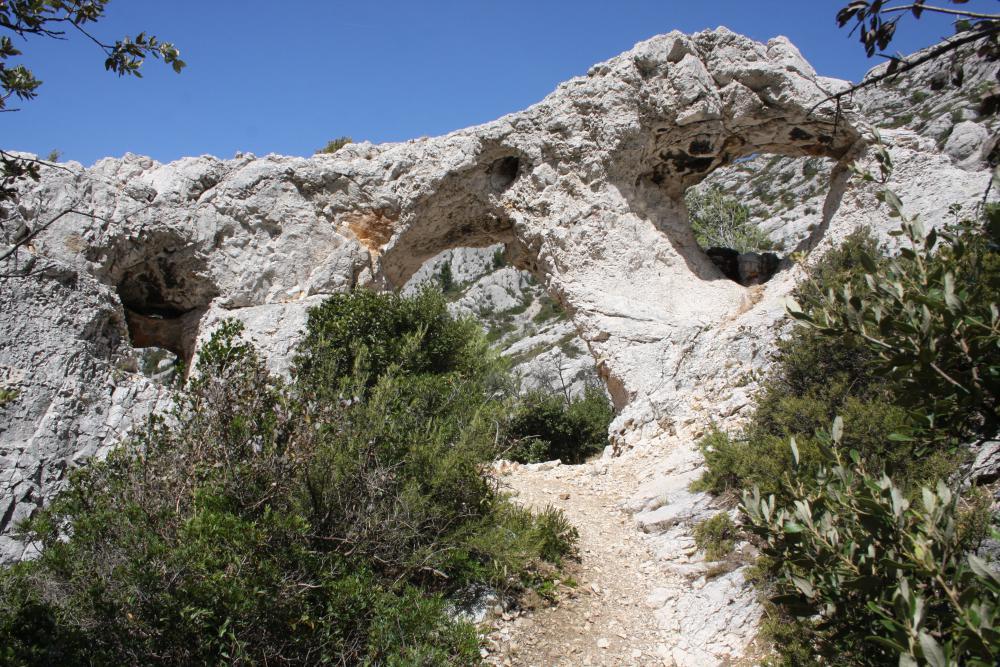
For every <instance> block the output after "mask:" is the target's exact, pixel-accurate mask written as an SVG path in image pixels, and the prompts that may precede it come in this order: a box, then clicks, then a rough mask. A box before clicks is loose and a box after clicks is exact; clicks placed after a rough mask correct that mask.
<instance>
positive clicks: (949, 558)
mask: <svg viewBox="0 0 1000 667" xmlns="http://www.w3.org/2000/svg"><path fill="white" fill-rule="evenodd" d="M841 429H842V426H841V422H840V421H839V420H838V421H837V422H835V424H834V428H833V435H832V440H833V442H832V451H833V457H834V462H833V465H832V466H831V467H822V468H820V469H819V471H818V473H816V475H815V477H813V476H812V475H808V474H805V473H803V472H801V471H798V470H797V471H796V473H795V475H793V476H792V478H791V479H790V480H789V490H790V494H791V502H789V503H787V504H786V503H776V501H775V498H774V496H771V497H769V498H762V497H761V495H760V493H759V492H758V491H757V490H754V491H753V492H752V493H746V494H745V495H744V498H743V504H742V509H743V511H744V513H745V514H746V516H747V517H748V520H749V522H750V525H751V527H752V529H753V530H754V532H756V533H757V534H758V535H759V536H760V538H761V540H762V544H763V545H764V549H763V551H764V555H765V557H766V558H768V559H769V561H770V562H771V563H773V564H774V566H775V569H776V570H777V576H776V577H775V579H774V582H773V584H772V585H773V586H774V589H775V590H774V592H775V593H776V595H775V597H773V598H772V601H773V602H774V603H776V604H778V605H779V606H780V607H781V609H783V610H784V611H785V612H786V613H789V614H791V615H793V616H794V617H796V618H797V619H798V626H799V629H800V630H801V631H802V632H803V633H804V635H805V637H806V638H807V642H808V644H809V645H810V648H811V649H812V652H813V653H814V654H818V655H820V656H823V657H825V658H826V659H827V660H833V661H834V662H835V663H837V664H851V665H885V664H896V663H897V661H898V664H900V665H917V664H924V663H925V662H926V663H927V664H930V665H952V664H962V665H983V666H985V665H995V664H997V660H998V659H1000V631H998V630H997V623H998V622H1000V575H998V574H997V572H996V571H995V570H992V569H990V566H988V565H987V564H986V563H984V562H983V561H982V560H980V559H979V558H978V557H977V556H976V555H975V554H974V551H973V550H974V548H975V547H976V546H977V545H976V544H975V543H970V539H969V538H970V535H969V534H968V533H963V531H961V530H958V528H957V525H958V517H959V512H958V509H957V506H958V497H957V496H956V495H955V494H954V493H952V492H951V491H950V490H949V489H948V487H947V486H945V485H944V484H943V483H938V485H937V487H936V490H931V489H930V488H927V487H923V488H922V489H921V492H920V500H919V502H911V501H910V500H908V499H907V497H906V493H905V492H904V490H902V489H901V488H900V487H898V486H896V485H895V484H894V483H893V482H892V481H891V480H890V479H889V478H888V477H887V476H884V475H881V476H880V475H873V474H870V473H868V471H867V469H866V467H865V465H864V463H863V460H862V459H861V457H860V456H859V455H858V454H857V452H852V454H851V461H850V462H849V463H846V464H845V462H844V461H843V460H842V459H841V458H840V454H839V452H840V451H841V446H842V436H841V434H840V432H841ZM796 650H797V651H801V645H798V646H797V647H796ZM786 657H788V656H787V655H786ZM788 664H790V663H788Z"/></svg>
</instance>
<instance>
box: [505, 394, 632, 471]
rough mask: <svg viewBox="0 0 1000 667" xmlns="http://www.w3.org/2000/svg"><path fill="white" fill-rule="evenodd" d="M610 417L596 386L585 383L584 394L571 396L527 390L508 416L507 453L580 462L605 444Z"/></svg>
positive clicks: (517, 458)
mask: <svg viewBox="0 0 1000 667" xmlns="http://www.w3.org/2000/svg"><path fill="white" fill-rule="evenodd" d="M613 417H614V412H613V411H612V409H611V404H610V403H609V402H608V399H607V397H606V396H605V395H604V392H603V391H602V390H601V389H599V388H597V387H587V388H586V389H585V390H584V393H583V396H581V397H579V398H572V399H566V398H565V397H563V396H561V395H558V394H553V393H550V392H545V391H541V390H536V391H531V392H528V393H527V394H525V395H524V396H522V397H521V399H520V402H519V404H518V405H517V407H516V408H515V411H514V415H513V417H512V418H511V421H510V425H509V434H508V437H509V440H510V451H508V452H507V453H506V456H507V457H508V458H510V459H512V460H514V461H520V462H522V463H533V462H538V461H551V460H553V459H560V460H561V461H562V462H563V463H582V462H583V461H584V460H586V459H587V457H589V456H593V455H594V454H598V453H600V452H601V451H602V450H603V449H604V447H605V446H606V445H607V444H608V424H610V423H611V419H612V418H613Z"/></svg>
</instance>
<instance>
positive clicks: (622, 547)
mask: <svg viewBox="0 0 1000 667" xmlns="http://www.w3.org/2000/svg"><path fill="white" fill-rule="evenodd" d="M543 467H544V464H543ZM628 467H631V466H628ZM628 472H630V471H628V470H625V469H623V467H622V466H619V465H614V466H609V465H608V464H607V463H603V464H602V463H596V464H585V465H580V466H557V467H554V468H551V469H548V470H537V469H534V470H533V469H532V467H530V466H520V467H515V468H514V469H513V470H512V471H511V472H509V473H508V474H507V475H505V476H504V477H503V481H504V482H505V484H506V485H507V486H508V487H509V488H510V490H511V491H512V492H513V493H514V494H515V498H516V500H517V501H518V502H520V503H523V504H525V505H527V506H530V507H534V508H536V509H541V508H543V507H545V506H546V505H553V506H555V507H558V508H560V509H562V510H563V511H564V512H565V513H566V515H567V517H568V518H569V519H570V521H571V522H572V523H573V525H574V526H576V527H577V529H578V530H579V532H580V542H579V548H580V556H581V562H580V563H579V564H574V565H572V566H570V567H569V568H568V573H569V574H570V575H571V576H572V577H573V579H575V581H576V585H575V586H572V587H566V586H560V588H559V603H558V604H557V605H556V606H553V607H544V606H542V607H540V608H538V609H536V610H535V611H533V612H528V613H524V614H523V615H519V616H516V617H515V616H513V615H512V614H507V615H505V617H504V618H505V619H506V620H501V621H500V624H499V628H498V629H497V631H495V632H494V633H493V634H492V635H491V636H490V638H489V641H488V644H490V645H491V646H492V647H493V650H492V651H491V654H490V656H489V662H491V663H492V664H497V665H513V666H518V667H520V666H524V667H529V666H536V667H550V666H556V665H573V666H578V665H673V664H674V662H673V660H672V659H671V658H670V657H669V655H670V651H669V648H667V647H666V646H665V645H664V644H663V643H662V641H661V638H662V635H663V631H662V630H660V629H659V628H658V626H657V621H656V618H655V617H654V609H655V607H656V606H657V605H656V603H655V602H651V601H650V600H649V598H650V595H651V594H652V593H653V592H654V591H655V590H656V589H662V588H663V587H665V586H676V585H677V584H678V583H679V582H678V581H677V578H676V576H674V575H671V574H670V573H668V572H666V571H665V569H664V568H662V566H661V565H660V564H659V561H658V559H657V558H656V557H655V556H654V555H653V553H651V551H650V549H649V546H648V545H647V541H646V540H645V539H644V538H645V535H644V534H643V533H642V532H641V531H639V530H638V529H637V528H636V526H635V523H634V520H633V519H632V518H631V516H630V515H629V514H628V513H626V512H625V511H623V509H622V506H623V503H624V501H625V500H626V499H627V498H628V497H629V496H630V494H631V493H632V492H633V491H634V490H635V488H636V487H637V485H638V483H639V480H638V479H636V478H635V477H634V476H632V475H630V474H627V473H628ZM659 604H660V605H662V601H660V603H659Z"/></svg>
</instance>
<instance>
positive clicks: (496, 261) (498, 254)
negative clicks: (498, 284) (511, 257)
mask: <svg viewBox="0 0 1000 667" xmlns="http://www.w3.org/2000/svg"><path fill="white" fill-rule="evenodd" d="M505 266H507V256H506V254H505V253H504V249H503V248H497V249H496V250H494V251H493V270H494V271H498V270H500V269H502V268H503V267H505Z"/></svg>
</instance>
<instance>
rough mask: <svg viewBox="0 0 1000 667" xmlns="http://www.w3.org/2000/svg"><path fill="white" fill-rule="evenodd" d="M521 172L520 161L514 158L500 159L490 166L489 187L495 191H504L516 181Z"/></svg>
mask: <svg viewBox="0 0 1000 667" xmlns="http://www.w3.org/2000/svg"><path fill="white" fill-rule="evenodd" d="M520 171H521V160H520V158H518V157H516V156H513V155H511V156H508V157H502V158H499V159H497V160H494V161H493V164H491V165H490V168H489V174H490V186H491V187H492V188H493V189H494V190H497V191H503V190H506V189H507V188H509V187H510V186H511V184H512V183H513V182H514V181H515V180H516V179H517V176H518V173H519V172H520Z"/></svg>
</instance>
